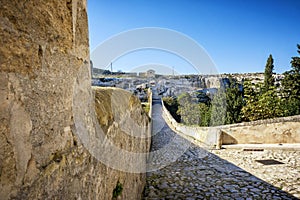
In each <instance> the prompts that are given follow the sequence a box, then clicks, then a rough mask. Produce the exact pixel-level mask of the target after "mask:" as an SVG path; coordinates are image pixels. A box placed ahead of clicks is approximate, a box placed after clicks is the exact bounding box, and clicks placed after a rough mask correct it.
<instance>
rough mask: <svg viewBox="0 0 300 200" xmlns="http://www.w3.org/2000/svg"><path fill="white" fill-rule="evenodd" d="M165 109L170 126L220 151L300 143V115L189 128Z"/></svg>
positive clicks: (164, 114) (164, 112)
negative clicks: (233, 146) (236, 146)
mask: <svg viewBox="0 0 300 200" xmlns="http://www.w3.org/2000/svg"><path fill="white" fill-rule="evenodd" d="M162 107H163V116H164V119H165V120H166V122H167V123H168V124H169V125H170V127H171V128H172V129H173V130H174V131H176V132H178V133H180V134H183V135H185V136H188V137H192V138H194V139H196V140H198V141H199V142H201V143H203V144H204V145H206V146H208V147H210V148H212V147H215V148H220V147H221V145H222V144H224V145H225V144H280V143H300V115H297V116H291V117H282V118H275V119H267V120H258V121H254V122H244V123H238V124H230V125H223V126H215V127H199V126H186V125H183V124H180V123H177V122H176V120H175V119H174V118H173V117H172V115H171V114H170V113H169V111H168V110H167V108H166V107H165V106H164V103H163V102H162Z"/></svg>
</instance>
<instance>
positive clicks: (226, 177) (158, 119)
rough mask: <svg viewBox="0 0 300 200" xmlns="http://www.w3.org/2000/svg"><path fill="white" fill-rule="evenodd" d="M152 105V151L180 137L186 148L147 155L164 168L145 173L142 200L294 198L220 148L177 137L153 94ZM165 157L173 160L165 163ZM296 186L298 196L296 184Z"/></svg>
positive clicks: (150, 159) (150, 160) (150, 163)
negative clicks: (224, 154) (224, 156)
mask: <svg viewBox="0 0 300 200" xmlns="http://www.w3.org/2000/svg"><path fill="white" fill-rule="evenodd" d="M152 105H153V106H152V109H153V115H152V117H153V120H152V123H153V135H152V147H151V152H153V151H159V150H160V149H163V148H165V147H169V148H171V149H172V147H170V146H171V145H169V143H171V142H172V141H173V140H180V142H179V143H180V144H184V145H183V146H185V147H186V149H185V151H183V153H182V155H174V150H164V153H163V155H162V157H163V158H162V159H160V158H157V157H155V156H150V158H149V161H148V163H149V166H151V167H153V166H155V165H156V166H157V168H159V165H160V164H161V165H162V166H163V167H161V168H160V169H158V170H153V171H151V169H150V170H149V171H150V172H148V173H147V185H146V188H145V190H144V199H247V200H250V199H297V198H296V197H295V196H292V195H291V194H289V193H287V192H285V191H283V190H281V189H280V188H278V187H275V186H274V185H272V184H269V183H268V182H266V181H264V180H262V179H260V178H258V177H256V176H254V175H252V174H251V173H249V172H247V171H245V170H244V169H242V168H240V167H238V166H236V165H234V164H233V163H231V162H229V161H227V160H225V159H222V158H220V157H219V156H217V155H216V152H218V151H223V150H214V151H212V150H208V149H207V148H205V147H204V146H201V145H199V144H197V143H196V142H195V141H194V140H192V139H191V138H188V137H185V138H184V137H181V136H179V135H178V134H177V133H175V132H174V131H173V130H172V129H170V127H169V126H168V125H167V123H166V122H165V120H164V118H163V117H162V114H161V113H162V105H161V100H160V99H159V98H158V96H156V95H155V94H154V97H153V103H152ZM176 137H181V139H176ZM187 145H188V147H187ZM178 148H179V149H180V148H183V147H182V146H178ZM178 152H180V151H177V152H175V154H176V153H178ZM176 157H177V158H176ZM167 158H169V161H171V160H173V161H174V162H172V163H171V164H169V165H167V166H165V164H166V160H167V161H168V159H167ZM297 172H298V171H296V173H297ZM270 176H271V174H270ZM298 182H299V181H298ZM297 185H298V193H297V194H298V197H299V183H298V184H296V186H297ZM297 194H296V196H297Z"/></svg>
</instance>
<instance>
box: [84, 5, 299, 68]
mask: <svg viewBox="0 0 300 200" xmlns="http://www.w3.org/2000/svg"><path fill="white" fill-rule="evenodd" d="M88 18H89V34H90V49H91V52H92V51H93V50H94V49H95V48H96V47H97V45H99V44H100V43H102V42H103V41H105V40H106V39H108V38H110V37H112V36H113V35H115V34H118V33H120V32H124V31H127V30H131V29H135V28H143V27H161V28H167V29H172V30H175V31H178V32H181V33H183V34H185V35H187V36H189V37H191V38H193V39H194V40H195V41H196V42H197V43H199V44H200V45H201V46H202V47H203V48H204V49H205V50H206V51H207V52H208V54H209V55H210V56H211V58H212V59H213V61H214V63H215V64H216V67H217V69H218V71H219V72H220V73H234V72H238V73H241V72H262V71H263V70H264V67H265V64H266V60H267V58H268V56H269V54H272V55H273V58H274V60H275V61H274V65H275V72H277V73H282V72H284V71H286V70H289V69H290V60H291V57H292V56H297V51H296V50H297V48H296V45H297V43H300V0H126V1H122V0H119V1H117V0H105V1H104V0H88ZM146 53H149V54H150V55H151V56H148V57H147V56H145V55H146ZM135 54H137V55H128V56H127V58H124V59H122V58H120V60H119V61H116V62H115V63H114V65H115V66H114V68H115V69H116V70H117V69H119V70H122V71H130V68H133V67H134V66H136V65H143V64H145V63H146V64H147V63H161V62H162V61H161V59H163V58H164V56H165V58H167V57H170V56H166V55H165V54H160V55H158V53H157V52H151V51H147V52H143V53H141V52H138V53H135ZM142 54H143V55H144V57H147V58H148V60H147V59H145V60H142V61H139V63H137V61H136V60H135V59H136V58H140V59H142V57H143V56H142ZM155 56H156V57H155ZM125 57H126V56H125ZM149 58H151V59H150V60H149ZM158 58H159V59H158ZM174 60H176V62H178V64H174V63H172V62H174V61H170V63H168V62H167V63H164V64H166V65H169V66H173V67H174V65H175V68H176V70H177V71H179V73H185V70H184V69H183V68H184V64H183V63H184V61H178V59H177V58H176V59H174ZM143 62H144V63H143ZM180 68H181V69H180ZM187 73H188V72H187ZM191 73H192V72H191Z"/></svg>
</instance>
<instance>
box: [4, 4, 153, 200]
mask: <svg viewBox="0 0 300 200" xmlns="http://www.w3.org/2000/svg"><path fill="white" fill-rule="evenodd" d="M0 5H1V9H0V43H1V46H0V199H111V198H112V197H113V194H115V196H120V197H121V198H124V199H125V198H126V199H136V198H138V197H139V196H140V194H141V192H142V188H143V184H144V174H143V173H140V174H139V173H135V174H131V173H128V172H123V171H120V170H117V169H112V168H111V167H110V166H108V165H106V164H105V163H104V162H101V161H99V159H98V158H97V156H96V155H94V154H93V153H92V152H90V149H88V148H87V147H86V145H85V144H86V143H85V141H86V140H85V139H86V138H88V139H90V140H91V141H93V140H92V138H93V137H94V136H95V134H96V135H97V130H98V129H97V127H98V126H99V127H100V128H101V127H102V130H103V132H104V133H105V134H107V137H109V138H112V139H115V140H114V143H115V145H116V146H118V145H119V146H122V145H123V146H124V148H126V149H128V150H130V151H137V152H147V150H148V148H149V142H148V141H147V140H146V139H143V138H140V139H139V142H140V143H139V144H137V142H136V141H135V140H136V139H132V138H128V137H127V138H126V140H125V139H124V138H123V137H122V136H120V135H121V134H124V133H126V131H121V130H120V128H118V126H119V124H118V122H114V120H115V119H116V118H117V117H118V116H123V115H121V113H120V115H119V113H118V111H119V110H116V111H115V112H111V113H112V114H107V113H109V110H112V109H114V108H113V107H111V106H109V107H106V106H105V105H106V104H105V102H106V101H107V100H106V99H105V100H101V98H97V102H96V107H98V108H99V106H101V105H102V106H104V107H103V109H102V108H101V109H100V110H101V111H102V112H100V113H99V114H100V115H101V116H100V115H99V116H98V118H97V116H96V115H95V103H94V96H93V92H92V89H91V86H90V67H89V63H90V61H89V48H88V27H87V12H86V1H78V0H55V1H43V2H41V1H37V0H32V1H17V0H3V1H1V3H0ZM96 93H99V95H101V92H99V91H96ZM120 93H122V92H120ZM99 95H98V97H99ZM122 95H123V96H122V97H120V96H119V97H118V98H127V96H128V95H129V94H125V93H122ZM112 99H113V97H112ZM112 101H115V100H112ZM132 101H133V102H134V103H131V104H130V103H128V104H127V105H126V103H123V104H121V105H120V107H121V109H123V110H124V109H127V108H129V107H130V109H129V111H126V112H127V114H128V113H129V114H130V115H132V116H133V117H132V119H136V120H137V121H138V123H139V124H142V125H143V126H144V127H147V123H148V119H147V117H146V115H144V114H143V113H142V112H140V110H141V109H142V108H141V106H140V105H139V103H138V102H136V101H135V100H134V99H132ZM109 105H111V104H109ZM123 106H126V108H125V107H123ZM99 122H100V125H99ZM103 122H104V124H103ZM129 130H130V129H129ZM141 130H142V131H144V132H140V133H139V134H149V132H148V131H149V130H148V129H147V128H144V129H141ZM112 133H114V135H111V134H112ZM83 135H84V136H85V137H82V136H83ZM116 137H119V138H116ZM124 137H125V136H124ZM120 139H124V140H122V141H120ZM131 139H132V140H133V141H132V142H131ZM124 142H126V144H124ZM103 143H105V141H103ZM127 143H129V144H130V145H127ZM142 158H143V159H142V160H141V162H142V163H145V162H146V161H145V159H146V158H145V156H144V157H142ZM124 159H126V158H124ZM123 162H124V161H123Z"/></svg>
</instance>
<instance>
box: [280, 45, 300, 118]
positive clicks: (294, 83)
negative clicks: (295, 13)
mask: <svg viewBox="0 0 300 200" xmlns="http://www.w3.org/2000/svg"><path fill="white" fill-rule="evenodd" d="M297 47H298V50H297V52H298V54H300V45H299V44H298V45H297ZM291 66H292V69H291V70H290V71H287V72H285V73H284V79H283V80H282V86H283V97H284V98H285V106H284V109H285V112H286V115H299V114H300V57H299V56H298V57H292V60H291Z"/></svg>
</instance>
